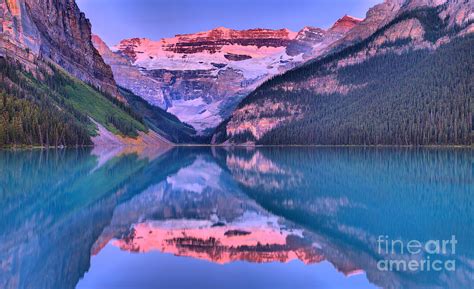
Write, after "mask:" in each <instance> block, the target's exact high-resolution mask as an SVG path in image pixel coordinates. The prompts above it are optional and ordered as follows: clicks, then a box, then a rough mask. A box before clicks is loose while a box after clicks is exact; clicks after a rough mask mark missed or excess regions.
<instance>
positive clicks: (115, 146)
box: [0, 144, 474, 151]
mask: <svg viewBox="0 0 474 289" xmlns="http://www.w3.org/2000/svg"><path fill="white" fill-rule="evenodd" d="M96 147H102V148H111V149H112V148H119V147H124V148H125V147H138V148H146V147H149V148H156V147H159V146H151V145H119V146H117V145H110V146H108V145H104V146H100V145H98V146H97V145H96V146H94V145H85V146H70V147H68V146H60V147H54V146H49V147H45V146H17V147H15V146H10V147H8V146H7V147H0V151H22V150H63V149H68V150H69V149H85V148H91V149H93V148H96ZM169 147H171V148H197V147H202V148H204V147H209V148H230V149H231V148H247V149H249V148H252V149H258V148H407V149H417V148H425V149H426V148H431V149H474V144H472V145H250V144H236V145H228V144H218V145H213V144H171V145H169Z"/></svg>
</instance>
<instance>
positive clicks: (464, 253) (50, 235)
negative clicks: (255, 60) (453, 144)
mask: <svg viewBox="0 0 474 289" xmlns="http://www.w3.org/2000/svg"><path fill="white" fill-rule="evenodd" d="M0 171H1V176H0V288H2V289H13V288H15V289H16V288H22V289H27V288H28V289H69V288H71V289H72V288H78V289H108V288H113V289H115V288H119V289H122V288H127V289H128V288H130V289H141V288H143V289H148V288H150V289H151V288H192V289H197V288H245V289H248V288H338V289H341V288H380V287H382V288H404V289H405V288H420V289H427V288H428V289H429V288H467V289H468V288H474V229H473V228H474V204H473V203H474V151H473V150H462V149H456V150H450V149H439V150H438V149H364V148H311V149H310V148H286V149H284V148H279V149H275V148H274V149H260V150H237V149H235V150H224V149H211V148H196V149H192V148H186V149H185V148H183V149H172V150H168V151H153V150H150V151H138V152H136V151H120V150H116V151H107V150H103V151H101V150H98V149H95V150H92V151H90V150H61V151H15V152H12V151H0ZM453 235H454V236H455V238H456V240H457V242H458V243H457V245H456V251H455V252H447V253H442V254H434V255H431V253H430V254H428V253H427V252H423V253H420V254H409V253H408V252H406V251H405V252H403V253H402V252H396V254H384V252H380V250H379V249H378V242H377V240H378V238H380V237H379V236H387V238H389V239H392V240H393V239H396V240H402V241H404V242H408V241H409V240H419V242H421V243H426V242H428V241H429V240H447V239H451V238H452V236H453ZM427 256H428V257H431V259H432V260H435V259H436V260H440V261H442V262H445V261H446V260H451V261H454V262H455V265H456V268H455V270H454V271H451V270H446V269H443V270H441V271H426V270H423V271H421V270H416V271H407V270H392V271H382V270H380V268H378V266H377V264H378V262H380V260H385V259H397V260H406V261H410V260H418V261H419V260H423V259H426V258H427Z"/></svg>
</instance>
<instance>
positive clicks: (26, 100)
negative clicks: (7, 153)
mask: <svg viewBox="0 0 474 289" xmlns="http://www.w3.org/2000/svg"><path fill="white" fill-rule="evenodd" d="M47 70H49V71H47ZM35 75H37V76H36V77H35V76H33V74H32V73H30V72H27V71H25V70H23V68H22V66H21V65H20V64H19V63H17V62H15V61H14V60H11V59H5V58H0V147H2V146H22V145H26V146H79V145H91V144H92V142H91V138H90V137H91V136H94V135H96V134H97V131H96V130H97V128H96V125H95V124H94V123H93V122H92V121H91V120H90V118H93V119H94V120H95V121H97V122H98V123H100V124H102V125H103V126H105V127H106V128H107V129H109V130H110V131H112V132H113V133H116V134H120V135H123V136H129V137H136V136H138V131H147V128H146V126H145V124H144V123H143V120H142V118H141V117H140V116H138V115H137V114H135V113H134V112H133V111H132V110H131V108H130V107H128V106H127V105H125V104H123V103H121V102H119V101H118V100H116V99H115V98H113V97H112V96H108V95H106V94H104V93H101V92H99V91H97V90H95V89H93V88H92V87H90V86H88V85H86V84H84V83H83V82H81V81H79V80H77V79H74V78H72V77H71V76H69V75H68V74H67V73H65V72H63V71H62V70H61V69H59V68H57V67H55V66H54V65H47V64H41V65H38V68H37V71H36V73H35ZM38 78H41V80H39V79H38Z"/></svg>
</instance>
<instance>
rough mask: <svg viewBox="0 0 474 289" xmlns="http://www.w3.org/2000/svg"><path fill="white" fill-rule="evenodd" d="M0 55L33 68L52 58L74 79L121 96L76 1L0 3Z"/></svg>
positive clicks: (47, 0) (6, 1) (21, 0)
mask: <svg viewBox="0 0 474 289" xmlns="http://www.w3.org/2000/svg"><path fill="white" fill-rule="evenodd" d="M0 20H1V27H0V29H1V30H0V33H1V39H0V49H1V50H0V55H1V56H5V55H8V56H9V57H13V58H15V59H17V60H20V61H21V62H23V63H24V65H26V67H30V68H34V61H35V59H50V60H52V61H53V62H55V63H56V64H58V65H60V66H61V67H63V68H64V69H65V70H66V71H68V72H69V73H70V74H72V75H74V76H75V77H77V78H79V79H81V80H83V81H85V82H87V83H89V84H91V85H93V86H95V87H97V88H99V89H100V90H103V91H105V92H107V93H109V94H112V95H114V96H118V92H117V89H116V85H115V81H114V79H113V75H112V71H111V69H110V67H109V66H108V65H107V64H105V62H104V61H103V59H102V57H101V56H100V54H99V53H98V52H97V50H96V49H95V48H94V46H93V45H92V41H91V24H90V22H89V20H88V19H87V18H86V17H85V15H84V13H82V12H81V11H80V10H79V8H78V7H77V5H76V3H75V1H74V0H65V1H60V0H5V1H2V2H1V3H0Z"/></svg>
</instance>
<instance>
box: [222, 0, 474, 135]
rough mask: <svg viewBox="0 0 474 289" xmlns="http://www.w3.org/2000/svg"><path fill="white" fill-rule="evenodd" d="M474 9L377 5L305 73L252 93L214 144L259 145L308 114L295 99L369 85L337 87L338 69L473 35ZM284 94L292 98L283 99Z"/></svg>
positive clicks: (419, 1) (404, 1) (395, 2)
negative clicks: (222, 140)
mask: <svg viewBox="0 0 474 289" xmlns="http://www.w3.org/2000/svg"><path fill="white" fill-rule="evenodd" d="M473 7H474V3H473V2H472V1H458V0H439V1H436V0H386V1H385V2H384V3H382V4H379V5H376V6H375V7H374V8H372V9H370V10H369V12H368V13H367V17H366V19H365V20H363V21H362V22H360V23H359V24H357V25H355V26H354V27H353V28H352V29H349V30H348V31H347V32H346V33H345V35H344V36H342V37H340V38H339V40H336V41H333V42H332V43H331V44H329V45H327V46H325V47H324V48H323V49H322V52H320V54H319V55H322V57H321V58H320V59H319V61H316V62H315V63H313V64H312V66H311V67H306V68H304V69H306V70H305V73H303V72H302V70H303V68H302V69H297V70H296V71H291V72H290V73H288V74H286V75H283V76H282V77H281V78H279V79H278V80H276V81H272V82H271V83H269V84H267V85H264V86H265V87H264V88H259V89H258V90H256V91H255V92H253V93H252V96H251V97H250V98H248V99H246V100H244V102H243V103H242V104H241V105H240V106H239V107H238V109H236V110H235V111H234V112H233V114H232V117H231V118H230V120H229V121H228V122H227V123H226V124H225V125H224V126H225V132H224V131H220V132H218V133H217V134H216V135H215V136H214V141H216V142H217V140H218V139H219V138H220V137H222V136H223V135H227V137H230V138H231V139H233V141H235V142H243V141H244V142H245V141H255V140H257V141H258V140H259V139H261V138H262V137H263V136H264V135H265V134H267V133H269V132H270V131H272V130H274V129H276V128H278V127H281V126H283V125H287V124H290V123H295V122H298V121H300V122H301V121H304V120H305V118H306V115H307V114H311V113H312V111H308V110H311V109H309V108H308V107H307V104H305V103H301V102H300V101H298V99H300V98H301V99H306V100H305V101H306V102H308V101H309V100H307V96H308V95H314V97H316V96H324V95H326V96H328V95H334V94H337V95H349V94H351V93H352V92H354V91H357V90H359V89H363V88H364V87H366V86H367V85H369V82H370V79H369V80H367V79H364V78H363V77H361V78H362V79H364V80H361V81H359V80H356V81H352V82H351V81H345V82H342V81H341V79H342V77H341V74H340V72H341V71H342V70H343V69H345V68H348V67H354V66H355V65H358V64H362V63H364V62H366V61H367V60H369V59H372V58H374V57H375V56H381V55H387V54H390V55H393V54H396V55H403V54H405V53H407V52H410V51H417V50H431V51H433V50H436V49H438V48H439V47H440V46H442V45H444V44H446V43H449V42H450V41H452V40H453V39H455V38H457V37H458V36H463V35H466V34H469V33H472V32H473V31H474V25H473V18H474V14H473V11H474V9H473ZM343 22H346V21H343ZM344 26H345V25H342V27H344ZM337 30H338V29H336V31H337ZM343 33H344V32H343ZM304 35H308V39H311V41H316V42H317V41H321V38H322V36H323V35H324V32H323V31H319V30H312V31H310V30H308V29H306V31H304V33H303V34H302V35H300V36H299V37H300V38H303V39H304ZM299 72H301V73H299ZM361 73H362V72H361ZM360 76H361V75H360ZM353 78H354V77H353ZM289 94H292V95H293V97H287V98H284V97H282V95H289ZM297 95H300V96H301V97H300V98H298V97H297ZM326 101H329V100H326ZM322 104H324V103H322ZM263 107H265V109H263ZM342 109H344V108H342ZM358 121H360V120H358ZM305 125H306V124H305ZM333 125H334V124H333ZM336 126H337V125H336ZM243 136H245V137H244V138H245V139H244V140H242V139H241V138H242V137H243Z"/></svg>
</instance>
